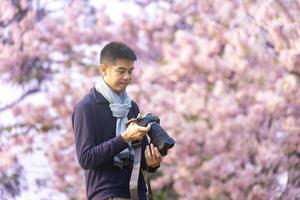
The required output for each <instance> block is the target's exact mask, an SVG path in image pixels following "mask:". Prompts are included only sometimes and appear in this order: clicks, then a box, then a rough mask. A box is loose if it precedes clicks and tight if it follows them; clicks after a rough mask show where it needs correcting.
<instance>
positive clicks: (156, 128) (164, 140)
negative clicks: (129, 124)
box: [133, 113, 176, 156]
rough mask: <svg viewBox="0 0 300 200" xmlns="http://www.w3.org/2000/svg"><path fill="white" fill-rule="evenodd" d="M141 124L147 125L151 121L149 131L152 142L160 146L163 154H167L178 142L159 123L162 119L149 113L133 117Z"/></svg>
mask: <svg viewBox="0 0 300 200" xmlns="http://www.w3.org/2000/svg"><path fill="white" fill-rule="evenodd" d="M133 121H135V122H136V123H137V124H138V125H139V126H143V127H147V126H148V124H149V123H151V128H150V130H149V132H148V136H149V137H150V139H151V142H152V143H153V144H154V145H155V146H156V147H157V148H158V150H159V152H160V154H161V155H162V156H165V155H167V153H168V150H169V149H170V148H172V147H173V146H174V144H175V143H176V142H175V140H174V139H173V138H171V137H170V136H169V135H168V134H167V132H166V131H165V130H164V129H163V128H162V127H161V126H160V125H159V123H160V119H159V118H158V117H157V116H155V115H153V114H152V113H148V114H147V115H146V116H145V117H139V116H138V117H137V118H135V119H133Z"/></svg>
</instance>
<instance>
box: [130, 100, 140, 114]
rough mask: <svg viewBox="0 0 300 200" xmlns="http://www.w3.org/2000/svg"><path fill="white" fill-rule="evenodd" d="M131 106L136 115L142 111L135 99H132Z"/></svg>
mask: <svg viewBox="0 0 300 200" xmlns="http://www.w3.org/2000/svg"><path fill="white" fill-rule="evenodd" d="M131 107H132V109H133V111H134V113H135V114H136V115H137V114H139V112H140V109H139V106H138V105H137V103H136V102H135V101H133V100H131Z"/></svg>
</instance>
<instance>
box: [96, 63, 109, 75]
mask: <svg viewBox="0 0 300 200" xmlns="http://www.w3.org/2000/svg"><path fill="white" fill-rule="evenodd" d="M107 67H108V66H107V65H106V64H100V65H99V67H98V70H99V72H100V74H101V75H102V76H105V75H106V74H107Z"/></svg>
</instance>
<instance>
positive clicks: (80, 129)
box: [72, 103, 128, 170]
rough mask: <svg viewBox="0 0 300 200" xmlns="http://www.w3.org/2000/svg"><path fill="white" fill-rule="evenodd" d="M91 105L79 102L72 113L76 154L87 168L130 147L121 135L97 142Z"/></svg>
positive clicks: (99, 164) (106, 160) (95, 165)
mask: <svg viewBox="0 0 300 200" xmlns="http://www.w3.org/2000/svg"><path fill="white" fill-rule="evenodd" d="M92 115H93V112H92V108H91V105H89V104H87V103H80V104H78V105H77V106H76V107H75V109H74V112H73V114H72V126H73V130H74V134H75V147H76V154H77V158H78V161H79V164H80V166H81V167H82V168H83V169H85V170H87V169H93V168H96V167H99V166H101V165H102V164H104V163H105V162H108V161H110V160H111V159H112V158H113V157H114V156H115V155H117V154H118V153H120V152H121V151H122V150H124V149H125V148H127V147H128V145H127V143H126V142H125V141H124V140H123V138H122V136H121V135H119V136H117V137H114V138H112V139H110V140H108V141H105V142H103V143H101V144H98V145H97V144H96V143H95V141H96V139H95V138H96V137H95V136H96V134H101V133H96V129H95V124H94V120H93V116H92Z"/></svg>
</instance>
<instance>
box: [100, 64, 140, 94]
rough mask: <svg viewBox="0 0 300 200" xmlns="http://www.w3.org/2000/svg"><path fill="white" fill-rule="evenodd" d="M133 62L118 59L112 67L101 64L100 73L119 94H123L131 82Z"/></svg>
mask: <svg viewBox="0 0 300 200" xmlns="http://www.w3.org/2000/svg"><path fill="white" fill-rule="evenodd" d="M133 63H134V61H133V60H128V59H117V61H116V63H114V64H112V65H109V66H108V65H106V64H101V65H100V72H101V74H102V76H103V79H104V81H105V82H106V83H107V84H108V85H109V86H110V87H111V88H112V89H113V90H114V91H115V92H116V93H117V94H119V93H121V92H123V91H124V90H125V89H126V87H127V85H128V84H129V83H130V81H131V76H132V71H133Z"/></svg>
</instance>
